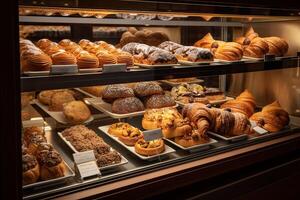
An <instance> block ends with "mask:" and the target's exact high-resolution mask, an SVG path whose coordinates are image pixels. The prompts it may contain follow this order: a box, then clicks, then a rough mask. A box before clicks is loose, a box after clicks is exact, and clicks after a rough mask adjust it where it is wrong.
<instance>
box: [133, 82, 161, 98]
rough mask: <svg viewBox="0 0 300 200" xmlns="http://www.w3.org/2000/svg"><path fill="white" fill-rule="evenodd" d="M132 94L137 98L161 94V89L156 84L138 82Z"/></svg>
mask: <svg viewBox="0 0 300 200" xmlns="http://www.w3.org/2000/svg"><path fill="white" fill-rule="evenodd" d="M133 90H134V92H135V94H136V95H137V96H139V97H145V96H150V95H153V94H162V93H163V89H162V88H161V87H160V85H158V84H157V83H156V82H139V83H136V84H135V87H134V89H133Z"/></svg>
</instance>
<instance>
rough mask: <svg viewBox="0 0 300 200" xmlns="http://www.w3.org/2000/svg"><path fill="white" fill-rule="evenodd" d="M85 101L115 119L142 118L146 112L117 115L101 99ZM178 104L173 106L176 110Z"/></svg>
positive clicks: (87, 99) (108, 104)
mask: <svg viewBox="0 0 300 200" xmlns="http://www.w3.org/2000/svg"><path fill="white" fill-rule="evenodd" d="M85 101H87V102H88V103H89V104H90V105H92V106H93V107H95V108H96V109H98V110H99V111H101V112H103V113H105V114H107V115H108V116H110V117H112V118H114V119H122V118H127V117H135V116H140V115H143V114H144V113H145V110H142V111H138V112H132V113H126V114H117V113H113V112H112V111H111V104H110V103H106V102H104V101H103V100H102V98H101V97H97V98H86V99H85ZM177 106H178V104H176V105H175V106H172V108H176V107H177Z"/></svg>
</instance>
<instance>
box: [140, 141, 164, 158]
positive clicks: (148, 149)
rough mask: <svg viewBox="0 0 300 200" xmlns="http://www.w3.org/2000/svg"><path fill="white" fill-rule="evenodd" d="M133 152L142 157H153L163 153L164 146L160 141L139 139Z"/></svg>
mask: <svg viewBox="0 0 300 200" xmlns="http://www.w3.org/2000/svg"><path fill="white" fill-rule="evenodd" d="M134 149H135V152H137V153H138V154H140V155H143V156H153V155H157V154H160V153H162V152H164V151H165V144H164V141H163V140H162V139H158V140H153V141H149V142H147V141H145V140H144V139H139V140H138V141H137V142H136V143H135V145H134Z"/></svg>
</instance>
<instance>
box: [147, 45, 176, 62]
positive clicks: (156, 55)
mask: <svg viewBox="0 0 300 200" xmlns="http://www.w3.org/2000/svg"><path fill="white" fill-rule="evenodd" d="M175 63H177V59H176V57H175V56H174V55H173V54H171V53H170V52H168V51H165V50H162V49H161V50H156V51H154V52H153V53H151V54H150V55H149V56H148V63H147V64H149V65H159V64H175Z"/></svg>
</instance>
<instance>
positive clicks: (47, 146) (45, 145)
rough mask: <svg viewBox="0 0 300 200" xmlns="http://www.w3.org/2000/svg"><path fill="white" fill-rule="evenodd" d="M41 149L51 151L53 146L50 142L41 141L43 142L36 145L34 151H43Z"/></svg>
mask: <svg viewBox="0 0 300 200" xmlns="http://www.w3.org/2000/svg"><path fill="white" fill-rule="evenodd" d="M43 150H47V151H53V150H54V148H53V146H52V144H49V143H46V142H43V143H40V144H39V145H38V146H37V149H36V151H37V152H40V151H43Z"/></svg>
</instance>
